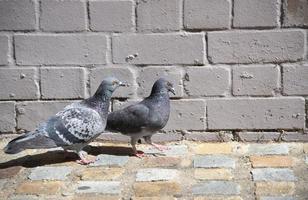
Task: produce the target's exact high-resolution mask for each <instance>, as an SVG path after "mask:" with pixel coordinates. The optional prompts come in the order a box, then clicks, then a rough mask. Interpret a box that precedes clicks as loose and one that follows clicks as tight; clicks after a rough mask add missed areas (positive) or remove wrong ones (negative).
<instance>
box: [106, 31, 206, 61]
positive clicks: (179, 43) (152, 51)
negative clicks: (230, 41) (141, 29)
mask: <svg viewBox="0 0 308 200" xmlns="http://www.w3.org/2000/svg"><path fill="white" fill-rule="evenodd" d="M112 51H113V62H114V63H131V64H198V65H200V64H203V63H204V54H205V40H204V35H203V34H199V33H192V34H186V33H185V34H184V33H183V34H178V33H176V34H173V33H166V34H145V35H143V34H128V35H124V34H123V35H116V36H114V37H113V38H112Z"/></svg>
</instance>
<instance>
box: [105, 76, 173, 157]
mask: <svg viewBox="0 0 308 200" xmlns="http://www.w3.org/2000/svg"><path fill="white" fill-rule="evenodd" d="M169 92H172V93H173V94H175V90H174V88H173V85H172V83H170V82H169V81H167V80H165V79H163V78H160V79H158V80H157V81H156V82H155V83H154V85H153V87H152V91H151V94H150V96H148V97H147V98H145V99H144V100H143V101H141V102H139V103H137V104H134V105H130V106H128V107H126V108H124V109H120V110H117V111H114V112H112V113H110V114H109V115H108V119H107V127H106V129H107V130H109V131H111V132H120V133H122V134H124V135H127V136H130V137H131V145H132V149H133V154H134V155H135V156H137V157H143V156H144V153H143V152H141V151H137V149H136V142H137V141H138V140H139V139H141V138H143V139H144V140H145V142H146V143H148V144H150V145H152V146H154V147H155V148H157V149H159V150H164V149H165V147H164V146H162V145H158V144H155V143H153V142H152V141H151V137H152V135H153V134H155V133H156V132H157V131H159V130H160V129H162V128H164V127H165V126H166V124H167V122H168V119H169V115H170V100H169Z"/></svg>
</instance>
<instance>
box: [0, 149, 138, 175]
mask: <svg viewBox="0 0 308 200" xmlns="http://www.w3.org/2000/svg"><path fill="white" fill-rule="evenodd" d="M84 151H86V152H87V153H88V154H89V155H93V156H97V155H100V154H105V155H132V149H131V148H129V147H119V146H116V147H114V146H101V147H97V146H91V145H88V146H87V147H85V148H84ZM77 159H79V157H78V155H77V154H76V153H74V152H67V153H66V154H65V153H64V151H62V150H54V151H47V152H44V153H39V154H35V155H26V156H23V157H19V158H16V159H13V160H9V161H7V162H2V163H0V169H6V168H10V167H14V166H22V167H26V168H33V167H38V166H44V165H50V164H58V163H65V162H71V161H75V160H77Z"/></svg>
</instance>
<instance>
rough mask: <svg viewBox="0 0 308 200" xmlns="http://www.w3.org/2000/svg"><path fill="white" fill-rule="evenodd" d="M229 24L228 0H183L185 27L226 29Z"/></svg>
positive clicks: (229, 8) (229, 3)
mask: <svg viewBox="0 0 308 200" xmlns="http://www.w3.org/2000/svg"><path fill="white" fill-rule="evenodd" d="M230 24H231V1H230V0H206V1H204V0H185V1H184V26H185V28H187V29H226V28H230Z"/></svg>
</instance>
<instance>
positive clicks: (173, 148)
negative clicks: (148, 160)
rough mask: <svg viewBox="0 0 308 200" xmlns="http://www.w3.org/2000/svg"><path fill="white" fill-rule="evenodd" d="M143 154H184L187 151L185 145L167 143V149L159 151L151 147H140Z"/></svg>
mask: <svg viewBox="0 0 308 200" xmlns="http://www.w3.org/2000/svg"><path fill="white" fill-rule="evenodd" d="M142 150H143V151H144V153H145V154H163V155H166V156H185V155H186V154H187V152H188V149H187V146H186V145H168V149H167V150H164V151H160V150H158V149H156V148H153V147H146V148H145V149H142Z"/></svg>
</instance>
